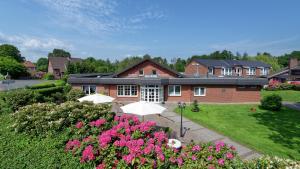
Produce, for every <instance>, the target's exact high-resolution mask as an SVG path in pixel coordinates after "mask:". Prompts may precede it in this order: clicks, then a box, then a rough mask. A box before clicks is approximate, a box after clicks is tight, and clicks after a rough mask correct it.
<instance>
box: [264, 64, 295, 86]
mask: <svg viewBox="0 0 300 169" xmlns="http://www.w3.org/2000/svg"><path fill="white" fill-rule="evenodd" d="M268 79H269V80H270V81H271V80H276V81H279V82H282V83H284V82H292V83H299V82H300V61H299V60H298V59H297V58H291V59H290V60H289V65H288V67H285V68H283V69H282V70H280V71H278V72H276V73H274V74H272V75H270V76H268Z"/></svg>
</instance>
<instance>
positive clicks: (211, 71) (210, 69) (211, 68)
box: [208, 67, 214, 75]
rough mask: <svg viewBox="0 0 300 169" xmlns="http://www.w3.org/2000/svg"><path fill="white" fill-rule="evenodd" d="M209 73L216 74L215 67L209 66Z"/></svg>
mask: <svg viewBox="0 0 300 169" xmlns="http://www.w3.org/2000/svg"><path fill="white" fill-rule="evenodd" d="M208 74H209V75H213V74H214V68H213V67H209V68H208Z"/></svg>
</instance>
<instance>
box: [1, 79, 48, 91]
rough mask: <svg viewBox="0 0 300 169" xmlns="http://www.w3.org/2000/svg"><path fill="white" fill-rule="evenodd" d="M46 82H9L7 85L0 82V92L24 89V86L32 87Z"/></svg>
mask: <svg viewBox="0 0 300 169" xmlns="http://www.w3.org/2000/svg"><path fill="white" fill-rule="evenodd" d="M46 81H47V80H10V81H9V84H7V83H3V82H4V81H0V91H4V90H10V89H17V88H24V87H26V86H32V85H35V84H39V83H43V82H46Z"/></svg>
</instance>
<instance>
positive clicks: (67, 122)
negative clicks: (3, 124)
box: [12, 102, 111, 136]
mask: <svg viewBox="0 0 300 169" xmlns="http://www.w3.org/2000/svg"><path fill="white" fill-rule="evenodd" d="M110 109H111V106H110V105H105V104H103V105H95V104H91V103H80V102H66V103H63V104H60V105H56V104H53V103H36V104H32V105H28V106H25V107H22V108H20V109H19V110H18V111H17V112H15V113H14V114H13V117H14V119H15V122H14V124H13V126H12V127H13V128H14V129H15V131H16V132H24V133H26V134H30V135H36V136H38V135H41V136H44V135H48V134H55V133H57V132H61V131H63V130H64V129H66V128H68V127H69V126H71V125H72V124H75V123H76V122H78V121H91V120H96V119H99V118H101V117H103V118H105V117H106V116H107V115H108V114H111V113H109V111H110Z"/></svg>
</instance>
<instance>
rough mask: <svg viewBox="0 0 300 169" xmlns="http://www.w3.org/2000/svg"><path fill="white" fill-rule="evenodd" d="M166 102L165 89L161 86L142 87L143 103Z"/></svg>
mask: <svg viewBox="0 0 300 169" xmlns="http://www.w3.org/2000/svg"><path fill="white" fill-rule="evenodd" d="M163 100H164V92H163V87H162V86H159V85H145V86H141V101H146V102H155V103H160V102H163Z"/></svg>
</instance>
